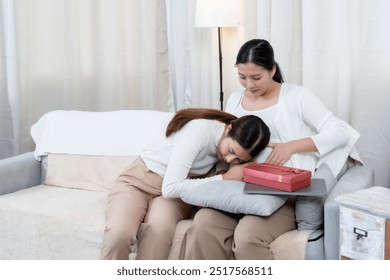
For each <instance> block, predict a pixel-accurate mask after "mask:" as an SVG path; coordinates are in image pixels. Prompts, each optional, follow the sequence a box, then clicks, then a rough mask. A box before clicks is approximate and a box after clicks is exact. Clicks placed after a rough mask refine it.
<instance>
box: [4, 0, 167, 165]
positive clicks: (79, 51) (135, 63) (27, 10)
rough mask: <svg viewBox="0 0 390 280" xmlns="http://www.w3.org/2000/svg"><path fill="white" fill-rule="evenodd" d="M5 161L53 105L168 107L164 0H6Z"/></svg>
mask: <svg viewBox="0 0 390 280" xmlns="http://www.w3.org/2000/svg"><path fill="white" fill-rule="evenodd" d="M0 17H1V20H0V24H1V27H0V28H1V32H0V40H1V42H0V46H1V49H0V51H1V53H0V67H1V68H0V69H1V72H0V83H1V84H0V90H1V92H0V101H1V103H0V116H1V121H0V129H1V130H0V144H1V145H0V158H4V157H8V156H12V155H15V154H20V153H23V152H26V151H30V150H32V149H33V148H34V147H33V143H32V141H31V137H30V131H29V129H30V127H31V125H32V124H33V123H35V122H36V121H37V119H38V118H39V117H40V116H42V115H43V114H44V113H46V112H48V111H51V110H59V109H66V110H88V111H109V110H120V109H155V110H162V111H167V110H168V109H169V108H168V99H169V64H168V45H167V35H166V34H167V27H166V26H167V25H166V11H165V1H164V0H154V1H142V0H132V1H126V0H114V1H113V0H98V1H96V0H83V1H79V0H34V1H29V0H19V1H13V0H2V1H1V2H0Z"/></svg>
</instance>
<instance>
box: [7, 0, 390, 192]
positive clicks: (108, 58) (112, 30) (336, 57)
mask: <svg viewBox="0 0 390 280" xmlns="http://www.w3.org/2000/svg"><path fill="white" fill-rule="evenodd" d="M0 1H1V2H0V3H1V5H0V17H1V18H0V40H1V41H0V158H1V157H6V156H10V155H14V154H18V153H21V152H23V151H27V150H31V149H32V144H31V139H30V137H29V128H30V126H31V124H32V123H34V122H35V121H36V120H37V118H38V117H39V116H41V115H42V114H43V113H45V112H47V111H50V110H55V109H79V110H95V111H99V110H100V111H102V110H116V109H133V108H136V109H158V110H164V111H165V110H171V111H173V110H177V109H181V108H185V107H213V108H219V72H218V71H219V70H218V45H217V30H216V29H215V28H195V27H194V16H195V14H194V13H195V4H196V1H195V0H187V1H183V0H165V1H163V0H148V1H142V0H128V1H126V0H99V1H96V0H34V1H29V0H19V1H11V0H0ZM211 1H212V0H211ZM243 2H244V3H245V4H244V5H245V7H244V11H245V20H244V25H243V27H240V28H223V30H222V53H223V78H224V81H223V91H224V93H225V101H226V100H227V98H228V96H229V95H230V94H231V93H232V92H233V91H234V90H235V89H237V88H238V87H239V83H238V79H237V73H236V68H235V67H234V60H235V55H236V53H237V51H238V48H239V47H240V46H241V44H242V43H244V42H245V41H247V40H249V39H252V38H265V39H268V40H269V41H270V42H271V44H272V45H273V47H274V49H275V55H276V60H277V61H278V63H279V64H280V66H281V68H282V70H283V72H284V76H285V79H286V81H287V82H291V83H296V84H300V85H303V86H305V87H307V88H309V89H310V90H311V91H312V92H313V93H314V94H316V95H317V96H318V97H319V98H320V99H321V100H322V101H323V102H324V104H325V105H326V106H327V107H328V108H329V109H330V110H331V111H333V112H334V114H335V115H337V116H338V117H340V118H342V119H344V120H346V121H348V122H349V123H351V124H352V126H353V127H355V128H356V129H357V130H358V131H359V132H360V134H361V135H362V137H361V139H360V140H359V143H358V144H359V149H360V151H361V155H362V156H363V159H364V161H365V163H366V165H367V166H369V167H371V168H373V169H375V184H377V185H382V186H388V187H390V173H389V171H390V128H389V127H390V126H389V120H390V111H389V110H388V108H387V106H388V105H389V104H390V37H389V36H388V29H389V27H390V2H389V1H386V0H327V1H323V0H245V1H243Z"/></svg>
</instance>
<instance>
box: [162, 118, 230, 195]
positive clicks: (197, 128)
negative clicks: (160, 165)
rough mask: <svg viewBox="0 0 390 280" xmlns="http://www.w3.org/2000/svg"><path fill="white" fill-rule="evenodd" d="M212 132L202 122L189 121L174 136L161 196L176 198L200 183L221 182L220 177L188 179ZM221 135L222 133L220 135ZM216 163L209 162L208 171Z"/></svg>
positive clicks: (207, 144)
mask: <svg viewBox="0 0 390 280" xmlns="http://www.w3.org/2000/svg"><path fill="white" fill-rule="evenodd" d="M212 134H213V131H211V130H210V128H209V126H207V125H206V123H205V122H202V121H191V122H190V123H188V124H187V125H185V126H184V127H183V128H182V129H181V130H180V131H179V132H177V133H176V134H175V135H174V143H173V147H172V152H171V155H170V158H169V161H168V166H167V169H166V173H165V176H164V180H163V184H162V195H163V196H164V197H166V198H177V197H180V195H181V194H182V193H183V192H185V191H186V190H188V189H190V188H194V187H196V186H198V185H200V184H202V183H205V182H209V181H215V180H222V175H216V176H211V177H207V178H202V179H190V178H188V174H189V172H190V170H191V168H192V166H193V164H194V162H195V160H196V157H197V156H198V155H199V153H201V151H202V150H204V149H207V147H208V146H209V145H215V143H210V138H211V135H212ZM221 134H222V133H221ZM215 162H216V159H215V161H214V162H210V169H211V168H212V166H213V165H214V163H215Z"/></svg>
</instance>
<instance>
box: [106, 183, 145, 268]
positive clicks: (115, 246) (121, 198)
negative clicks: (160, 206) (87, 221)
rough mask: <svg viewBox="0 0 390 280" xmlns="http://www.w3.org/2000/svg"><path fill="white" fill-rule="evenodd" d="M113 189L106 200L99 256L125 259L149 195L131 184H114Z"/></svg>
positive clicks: (135, 237) (109, 258)
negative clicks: (105, 218) (105, 216)
mask: <svg viewBox="0 0 390 280" xmlns="http://www.w3.org/2000/svg"><path fill="white" fill-rule="evenodd" d="M113 190H114V191H113V192H111V194H110V197H109V202H108V209H107V225H106V228H105V231H104V241H103V248H102V252H101V258H102V259H106V260H127V259H129V254H130V252H131V246H132V245H133V244H134V242H135V241H136V239H137V233H138V229H139V226H140V224H141V223H142V221H143V219H144V217H145V214H146V210H147V207H148V201H149V199H150V196H149V195H148V194H146V193H145V192H143V191H141V190H139V189H137V188H135V187H132V186H119V185H116V186H115V187H114V189H113Z"/></svg>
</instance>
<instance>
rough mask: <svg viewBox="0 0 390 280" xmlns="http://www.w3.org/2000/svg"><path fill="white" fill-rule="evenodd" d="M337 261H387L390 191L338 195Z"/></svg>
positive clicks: (389, 247) (379, 189)
mask: <svg viewBox="0 0 390 280" xmlns="http://www.w3.org/2000/svg"><path fill="white" fill-rule="evenodd" d="M336 200H337V201H338V202H340V259H354V260H389V259H390V189H388V188H384V187H372V188H368V189H364V190H361V191H357V192H354V193H349V194H345V195H341V196H339V197H337V198H336Z"/></svg>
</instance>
